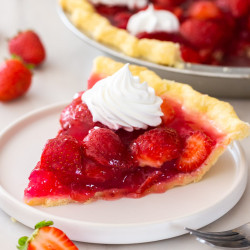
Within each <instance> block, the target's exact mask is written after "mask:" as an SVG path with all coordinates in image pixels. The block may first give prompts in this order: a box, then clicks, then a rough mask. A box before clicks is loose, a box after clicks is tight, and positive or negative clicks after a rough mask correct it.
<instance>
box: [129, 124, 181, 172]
mask: <svg viewBox="0 0 250 250" xmlns="http://www.w3.org/2000/svg"><path fill="white" fill-rule="evenodd" d="M180 150H181V143H180V138H179V135H178V133H177V132H176V131H175V130H174V129H171V128H155V129H151V130H149V131H147V132H145V133H144V134H142V135H140V136H139V137H138V138H137V139H136V140H135V141H134V142H133V143H132V145H131V151H132V154H133V156H134V158H135V159H136V160H137V161H138V162H139V165H140V166H141V167H143V166H152V167H156V168H159V167H161V165H162V164H163V163H164V162H166V161H171V160H173V159H175V158H177V157H178V156H179V154H180Z"/></svg>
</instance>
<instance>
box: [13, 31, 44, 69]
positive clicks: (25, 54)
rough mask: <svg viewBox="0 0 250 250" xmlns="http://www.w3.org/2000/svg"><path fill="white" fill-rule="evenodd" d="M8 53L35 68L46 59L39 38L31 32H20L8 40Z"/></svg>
mask: <svg viewBox="0 0 250 250" xmlns="http://www.w3.org/2000/svg"><path fill="white" fill-rule="evenodd" d="M9 51H10V53H11V54H14V55H17V56H19V57H21V58H22V60H23V61H24V62H25V63H28V64H33V65H35V66H37V65H39V64H41V63H42V62H43V61H44V59H45V57H46V53H45V49H44V46H43V44H42V42H41V40H40V38H39V36H38V35H37V34H36V33H35V32H34V31H32V30H27V31H23V32H20V33H18V34H17V35H16V36H15V37H14V38H12V39H10V40H9Z"/></svg>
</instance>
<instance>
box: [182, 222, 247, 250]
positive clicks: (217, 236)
mask: <svg viewBox="0 0 250 250" xmlns="http://www.w3.org/2000/svg"><path fill="white" fill-rule="evenodd" d="M185 229H186V230H187V231H189V232H190V234H192V235H194V236H196V237H197V238H196V239H197V240H198V241H200V242H201V243H205V244H207V245H210V246H212V247H218V248H228V249H230V248H231V249H250V222H248V223H246V224H244V225H242V226H240V227H237V228H235V229H232V230H227V231H223V232H205V231H201V230H194V229H191V228H185Z"/></svg>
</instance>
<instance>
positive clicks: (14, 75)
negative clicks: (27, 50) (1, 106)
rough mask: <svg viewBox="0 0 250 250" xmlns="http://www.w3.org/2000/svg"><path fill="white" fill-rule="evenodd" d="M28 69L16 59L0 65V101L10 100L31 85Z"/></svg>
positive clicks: (20, 94) (24, 91)
mask: <svg viewBox="0 0 250 250" xmlns="http://www.w3.org/2000/svg"><path fill="white" fill-rule="evenodd" d="M31 78H32V74H31V72H30V70H29V69H28V68H27V67H26V66H25V65H24V64H23V63H22V62H21V61H20V60H18V59H9V60H7V61H5V62H4V63H3V64H2V65H1V66H0V101H4V102H5V101H11V100H13V99H16V98H18V97H20V96H22V95H24V94H25V93H26V92H27V91H28V89H29V87H30V85H31Z"/></svg>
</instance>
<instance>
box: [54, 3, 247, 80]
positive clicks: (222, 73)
mask: <svg viewBox="0 0 250 250" xmlns="http://www.w3.org/2000/svg"><path fill="white" fill-rule="evenodd" d="M57 13H58V15H59V17H60V19H61V20H62V22H63V23H64V25H65V26H66V27H67V28H68V29H69V30H70V31H71V32H72V33H73V34H75V35H76V36H77V37H78V38H80V39H81V40H83V41H84V42H86V43H87V44H89V45H91V46H93V47H95V48H97V49H99V50H101V51H102V52H105V53H108V54H111V55H112V56H114V57H116V58H119V59H120V60H127V61H132V63H134V64H140V65H143V66H146V67H149V68H153V69H154V70H164V71H169V72H175V73H180V74H187V75H193V76H205V77H211V78H230V79H231V78H233V79H250V68H249V67H227V66H209V65H201V64H193V63H184V68H183V69H179V68H174V67H169V66H165V65H160V64H156V63H153V62H150V61H146V60H143V59H140V58H135V57H130V56H128V55H125V54H123V53H121V52H119V51H118V50H115V49H113V48H111V47H109V46H107V45H105V44H102V43H99V42H97V41H96V40H94V39H92V38H91V37H89V36H88V35H86V34H85V33H84V32H83V31H81V30H80V29H78V28H77V27H76V26H75V25H74V24H73V23H72V22H71V20H70V18H69V16H68V15H67V13H65V11H64V10H63V9H62V7H61V6H60V5H59V4H57Z"/></svg>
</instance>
